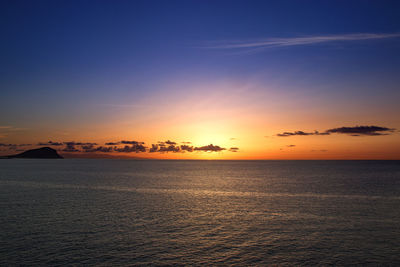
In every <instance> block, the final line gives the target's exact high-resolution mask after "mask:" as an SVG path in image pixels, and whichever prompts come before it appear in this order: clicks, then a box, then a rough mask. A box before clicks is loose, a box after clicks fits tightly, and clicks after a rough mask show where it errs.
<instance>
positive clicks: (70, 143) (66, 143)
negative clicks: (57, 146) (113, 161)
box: [64, 141, 97, 146]
mask: <svg viewBox="0 0 400 267" xmlns="http://www.w3.org/2000/svg"><path fill="white" fill-rule="evenodd" d="M64 144H65V145H67V146H68V145H74V146H87V145H97V143H89V142H86V143H84V142H74V141H70V142H64Z"/></svg>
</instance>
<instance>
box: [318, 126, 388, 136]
mask: <svg viewBox="0 0 400 267" xmlns="http://www.w3.org/2000/svg"><path fill="white" fill-rule="evenodd" d="M394 130H395V129H390V128H387V127H380V126H355V127H340V128H333V129H329V130H327V131H326V132H327V133H338V134H348V135H351V136H362V135H368V136H376V135H388V134H389V133H391V132H393V131H394Z"/></svg>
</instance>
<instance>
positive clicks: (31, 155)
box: [4, 147, 63, 159]
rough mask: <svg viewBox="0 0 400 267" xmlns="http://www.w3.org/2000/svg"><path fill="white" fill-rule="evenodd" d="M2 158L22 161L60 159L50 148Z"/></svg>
mask: <svg viewBox="0 0 400 267" xmlns="http://www.w3.org/2000/svg"><path fill="white" fill-rule="evenodd" d="M4 158H9V159H12V158H23V159H62V158H63V157H62V156H60V155H59V154H58V153H57V151H56V150H54V149H52V148H50V147H41V148H37V149H31V150H27V151H25V152H22V153H20V154H17V155H10V156H5V157H4Z"/></svg>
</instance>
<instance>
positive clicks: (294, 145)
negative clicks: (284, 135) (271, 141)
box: [287, 145, 296, 147]
mask: <svg viewBox="0 0 400 267" xmlns="http://www.w3.org/2000/svg"><path fill="white" fill-rule="evenodd" d="M295 146H296V145H287V147H295Z"/></svg>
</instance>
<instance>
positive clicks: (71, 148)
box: [61, 142, 80, 152]
mask: <svg viewBox="0 0 400 267" xmlns="http://www.w3.org/2000/svg"><path fill="white" fill-rule="evenodd" d="M65 145H66V147H65V148H64V149H63V150H61V151H64V152H79V151H80V150H79V149H77V148H76V147H75V142H67V143H65Z"/></svg>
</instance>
